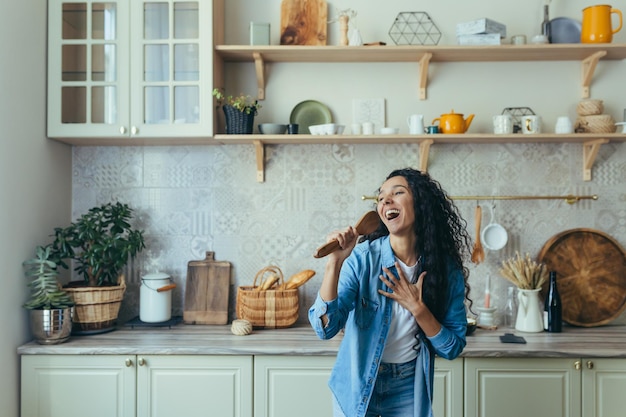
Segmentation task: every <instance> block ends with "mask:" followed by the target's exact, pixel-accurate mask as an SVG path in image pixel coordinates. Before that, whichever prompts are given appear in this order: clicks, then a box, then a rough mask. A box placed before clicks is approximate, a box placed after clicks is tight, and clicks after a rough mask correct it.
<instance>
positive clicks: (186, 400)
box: [21, 355, 252, 417]
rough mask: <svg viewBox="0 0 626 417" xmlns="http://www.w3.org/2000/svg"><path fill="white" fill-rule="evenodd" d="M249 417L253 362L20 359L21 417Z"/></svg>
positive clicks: (106, 357) (226, 359) (140, 358)
mask: <svg viewBox="0 0 626 417" xmlns="http://www.w3.org/2000/svg"><path fill="white" fill-rule="evenodd" d="M251 415H252V357H251V356H231V355H226V356H187V355H184V356H167V355H163V356H149V355H148V356H133V355H131V356H125V355H89V356H85V355H23V356H22V382H21V416H22V417H84V416H90V417H99V416H102V417H132V416H139V417H171V416H185V417H196V416H197V417H200V416H202V417H214V416H233V417H249V416H251Z"/></svg>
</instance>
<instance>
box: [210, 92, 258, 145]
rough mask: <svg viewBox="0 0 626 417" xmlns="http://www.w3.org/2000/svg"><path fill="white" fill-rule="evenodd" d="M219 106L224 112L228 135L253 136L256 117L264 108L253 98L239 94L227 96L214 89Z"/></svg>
mask: <svg viewBox="0 0 626 417" xmlns="http://www.w3.org/2000/svg"><path fill="white" fill-rule="evenodd" d="M213 96H214V97H215V98H216V99H217V104H218V105H219V106H221V107H222V110H224V116H225V118H226V133H227V134H248V135H249V134H251V133H252V130H253V128H254V116H256V115H257V114H258V112H259V109H260V108H261V107H262V106H261V104H259V101H258V100H257V99H254V98H252V96H249V95H244V94H239V95H238V96H232V95H226V94H225V93H224V92H223V91H222V90H220V89H218V88H215V89H213Z"/></svg>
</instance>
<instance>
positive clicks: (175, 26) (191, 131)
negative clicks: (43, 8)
mask: <svg viewBox="0 0 626 417" xmlns="http://www.w3.org/2000/svg"><path fill="white" fill-rule="evenodd" d="M48 13H49V14H48V39H49V40H48V65H49V67H48V136H49V137H53V138H60V139H62V138H85V139H86V140H85V142H86V143H88V142H89V141H88V139H89V138H95V137H100V138H128V137H138V138H139V137H141V138H153V137H154V138H158V137H168V138H176V137H179V136H181V137H202V138H207V137H210V136H212V134H213V124H212V120H213V117H212V116H213V111H212V103H213V100H212V96H211V90H212V80H213V78H212V72H213V71H212V70H213V67H212V57H213V47H212V45H213V28H212V22H213V20H212V19H213V2H212V0H192V1H179V0H160V1H158V0H154V1H152V0H150V1H141V0H138V1H135V0H133V1H128V0H106V1H94V0H82V1H79V0H51V1H50V3H49V12H48ZM68 142H70V143H79V144H80V141H79V140H74V141H69V140H68Z"/></svg>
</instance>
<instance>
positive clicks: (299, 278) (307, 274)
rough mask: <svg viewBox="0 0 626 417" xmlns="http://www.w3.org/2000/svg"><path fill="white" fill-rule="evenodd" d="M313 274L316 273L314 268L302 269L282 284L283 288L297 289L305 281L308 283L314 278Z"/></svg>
mask: <svg viewBox="0 0 626 417" xmlns="http://www.w3.org/2000/svg"><path fill="white" fill-rule="evenodd" d="M313 275H315V271H313V270H312V269H305V270H302V271H300V272H298V273H296V274H294V275H292V276H291V277H290V278H289V279H288V280H287V282H285V283H284V284H283V285H282V286H281V289H285V290H293V289H296V288H298V287H300V286H302V285H304V283H306V282H307V281H308V280H310V279H311V278H313Z"/></svg>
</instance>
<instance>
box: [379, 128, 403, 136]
mask: <svg viewBox="0 0 626 417" xmlns="http://www.w3.org/2000/svg"><path fill="white" fill-rule="evenodd" d="M399 132H400V129H398V128H397V127H381V128H380V134H381V135H397V134H398V133H399Z"/></svg>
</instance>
